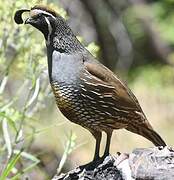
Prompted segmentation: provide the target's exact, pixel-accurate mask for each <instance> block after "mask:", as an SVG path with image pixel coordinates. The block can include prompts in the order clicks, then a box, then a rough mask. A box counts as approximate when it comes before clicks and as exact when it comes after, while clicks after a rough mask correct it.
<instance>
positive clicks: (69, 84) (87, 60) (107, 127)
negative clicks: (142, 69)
mask: <svg viewBox="0 0 174 180" xmlns="http://www.w3.org/2000/svg"><path fill="white" fill-rule="evenodd" d="M24 12H29V17H28V18H27V19H26V20H25V21H23V19H22V13H24ZM14 20H15V22H16V23H17V24H22V23H23V22H24V24H29V25H31V26H33V27H34V28H36V29H38V30H39V31H41V33H42V34H43V35H44V38H45V42H46V49H47V61H48V74H49V81H50V84H51V87H52V90H53V93H54V96H55V100H56V104H57V106H58V108H59V109H60V111H61V113H62V114H63V115H64V116H65V117H66V118H67V119H68V120H70V121H71V122H73V123H76V124H78V125H80V126H82V127H84V128H85V129H87V130H88V131H89V132H90V133H91V134H92V135H93V137H94V138H95V140H96V142H95V143H96V145H95V153H94V158H93V161H92V162H90V163H88V165H91V164H92V163H93V164H95V163H97V162H101V160H104V158H105V157H106V156H108V155H109V151H110V143H111V137H112V134H113V131H114V130H117V129H126V130H128V131H130V132H132V133H135V134H138V135H141V136H143V137H145V138H146V139H148V140H149V141H151V142H152V143H153V144H154V145H155V146H163V147H164V146H166V143H165V142H164V140H163V139H162V138H161V137H160V135H159V134H158V133H157V132H156V131H155V130H154V129H153V128H152V126H151V124H150V123H149V122H148V120H147V118H146V116H145V114H144V112H143V110H142V108H141V106H140V104H139V102H138V100H137V98H136V97H135V95H134V94H133V93H132V91H131V90H130V89H129V88H128V86H127V85H126V84H125V83H123V82H122V81H121V80H120V79H119V78H118V77H117V76H116V75H115V74H114V73H113V72H112V71H111V70H109V69H108V68H107V67H105V66H104V65H103V64H102V63H100V62H99V61H98V60H97V59H96V58H95V57H94V56H93V55H92V54H91V53H90V52H89V51H88V50H87V49H86V48H85V47H84V45H83V44H82V43H81V42H79V40H78V39H77V37H76V36H75V34H74V33H73V31H72V30H71V28H70V26H69V25H68V23H67V21H66V20H65V19H64V18H63V17H61V15H59V14H58V13H57V12H55V11H54V10H53V9H51V8H49V7H47V6H43V5H35V6H34V7H32V8H31V9H20V10H17V11H16V13H15V16H14ZM102 132H105V133H106V135H107V140H106V146H105V150H104V153H103V155H102V156H100V143H101V139H102ZM86 167H87V166H86ZM88 167H89V166H88Z"/></svg>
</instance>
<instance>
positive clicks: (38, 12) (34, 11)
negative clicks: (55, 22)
mask: <svg viewBox="0 0 174 180" xmlns="http://www.w3.org/2000/svg"><path fill="white" fill-rule="evenodd" d="M40 13H42V14H46V15H49V16H51V17H52V18H54V19H56V18H55V17H54V16H53V15H52V14H51V13H49V12H46V11H44V10H41V9H33V10H31V11H30V16H31V17H32V16H35V15H37V14H40Z"/></svg>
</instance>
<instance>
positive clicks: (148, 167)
mask: <svg viewBox="0 0 174 180" xmlns="http://www.w3.org/2000/svg"><path fill="white" fill-rule="evenodd" d="M135 179H136V180H174V149H172V148H170V147H165V148H160V147H159V148H157V147H155V148H148V149H135V150H134V151H133V152H132V153H130V154H119V155H116V156H108V157H106V158H105V160H104V161H103V163H102V164H100V165H98V166H96V167H95V169H94V170H85V169H83V170H81V169H80V168H79V167H77V168H75V169H74V170H72V171H70V172H68V173H67V174H61V175H55V176H54V177H53V178H52V180H135Z"/></svg>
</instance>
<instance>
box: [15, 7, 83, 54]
mask: <svg viewBox="0 0 174 180" xmlns="http://www.w3.org/2000/svg"><path fill="white" fill-rule="evenodd" d="M24 12H29V17H28V18H27V19H26V20H25V21H24V24H30V25H32V26H33V27H35V28H37V29H38V30H39V31H41V32H42V33H43V35H44V37H45V39H46V43H47V45H50V44H51V45H52V46H53V47H54V48H55V49H58V50H59V51H63V52H69V51H76V50H80V49H81V45H80V43H79V42H78V40H77V39H76V37H75V35H74V34H73V32H72V30H71V29H70V27H69V26H68V25H67V23H66V21H65V20H64V19H63V18H62V17H61V16H60V15H59V14H58V13H56V12H55V11H54V10H52V9H50V8H48V7H46V6H42V5H36V6H34V7H33V8H31V9H30V10H28V9H21V10H18V11H16V13H15V16H14V20H15V22H16V23H17V24H22V23H23V19H22V14H23V13H24Z"/></svg>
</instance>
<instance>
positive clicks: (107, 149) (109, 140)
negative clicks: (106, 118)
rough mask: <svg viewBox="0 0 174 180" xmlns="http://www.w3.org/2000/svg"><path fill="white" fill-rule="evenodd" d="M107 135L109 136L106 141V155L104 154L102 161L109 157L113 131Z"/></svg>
mask: <svg viewBox="0 0 174 180" xmlns="http://www.w3.org/2000/svg"><path fill="white" fill-rule="evenodd" d="M106 134H107V139H106V147H105V151H104V154H103V156H102V159H103V160H104V158H105V157H106V156H108V155H109V149H110V143H111V137H112V131H109V132H106Z"/></svg>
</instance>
